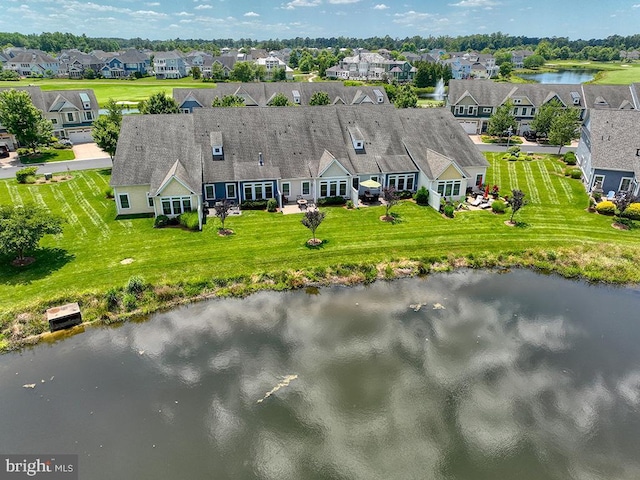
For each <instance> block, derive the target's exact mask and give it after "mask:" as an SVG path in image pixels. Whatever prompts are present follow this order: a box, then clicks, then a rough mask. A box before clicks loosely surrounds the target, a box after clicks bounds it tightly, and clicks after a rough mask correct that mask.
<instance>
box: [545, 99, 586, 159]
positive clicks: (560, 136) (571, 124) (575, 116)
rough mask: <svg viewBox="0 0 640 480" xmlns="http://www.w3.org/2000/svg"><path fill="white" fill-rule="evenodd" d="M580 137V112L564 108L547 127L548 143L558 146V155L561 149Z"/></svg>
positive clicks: (575, 109)
mask: <svg viewBox="0 0 640 480" xmlns="http://www.w3.org/2000/svg"><path fill="white" fill-rule="evenodd" d="M579 136H580V110H578V109H577V108H565V109H563V110H561V111H560V112H559V113H558V114H557V115H556V116H555V117H553V120H551V126H550V127H549V143H550V144H551V145H558V154H560V152H561V151H562V147H563V146H564V145H566V144H567V143H569V142H571V140H575V139H576V138H578V137H579Z"/></svg>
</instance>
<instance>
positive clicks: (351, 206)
mask: <svg viewBox="0 0 640 480" xmlns="http://www.w3.org/2000/svg"><path fill="white" fill-rule="evenodd" d="M347 208H348V209H349V210H351V209H352V208H353V202H352V201H351V200H347Z"/></svg>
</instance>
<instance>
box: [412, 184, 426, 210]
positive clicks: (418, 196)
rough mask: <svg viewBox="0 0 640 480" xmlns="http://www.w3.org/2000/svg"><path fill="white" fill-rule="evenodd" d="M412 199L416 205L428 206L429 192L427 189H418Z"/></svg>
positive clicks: (423, 187)
mask: <svg viewBox="0 0 640 480" xmlns="http://www.w3.org/2000/svg"><path fill="white" fill-rule="evenodd" d="M413 199H414V200H415V201H416V203H417V204H418V205H429V190H427V187H425V186H422V187H420V188H419V189H418V191H417V192H416V193H415V194H414V195H413Z"/></svg>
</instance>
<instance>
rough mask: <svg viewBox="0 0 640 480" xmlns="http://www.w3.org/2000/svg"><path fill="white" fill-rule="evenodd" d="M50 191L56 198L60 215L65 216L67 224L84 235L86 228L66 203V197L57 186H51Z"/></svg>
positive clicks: (85, 234)
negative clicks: (60, 211)
mask: <svg viewBox="0 0 640 480" xmlns="http://www.w3.org/2000/svg"><path fill="white" fill-rule="evenodd" d="M51 192H52V193H53V196H54V198H55V199H56V200H57V202H58V206H59V207H60V209H61V210H62V215H63V216H64V217H65V219H66V220H67V222H69V224H70V225H72V226H73V228H74V229H77V230H79V231H80V233H81V234H82V236H83V237H86V236H87V229H86V228H84V224H83V223H82V222H81V221H80V219H79V218H78V216H77V215H76V212H74V211H73V208H71V205H69V203H67V199H66V198H64V196H63V195H62V193H60V191H59V190H58V189H57V188H53V189H52V190H51Z"/></svg>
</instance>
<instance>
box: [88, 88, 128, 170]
mask: <svg viewBox="0 0 640 480" xmlns="http://www.w3.org/2000/svg"><path fill="white" fill-rule="evenodd" d="M121 125H122V107H121V106H120V105H118V104H117V103H116V102H115V100H114V99H112V98H110V99H109V101H108V102H107V113H106V115H100V117H99V118H98V119H97V120H96V121H95V122H93V130H92V132H91V134H92V135H93V140H94V141H95V142H96V144H97V145H98V147H100V148H101V149H102V151H104V152H106V153H108V154H109V157H110V158H111V162H113V156H114V155H115V154H116V147H117V146H118V137H119V136H120V126H121Z"/></svg>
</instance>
